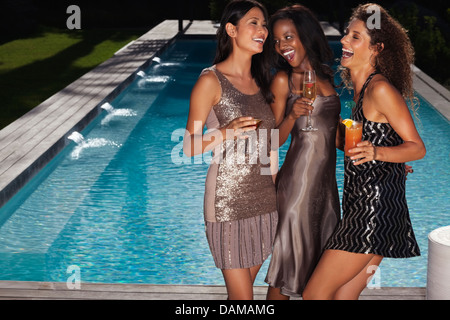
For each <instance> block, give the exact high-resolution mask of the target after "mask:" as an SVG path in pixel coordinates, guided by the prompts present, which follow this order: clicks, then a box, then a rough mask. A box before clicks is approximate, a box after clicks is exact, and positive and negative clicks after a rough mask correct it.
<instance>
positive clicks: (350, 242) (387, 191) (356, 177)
mask: <svg viewBox="0 0 450 320" xmlns="http://www.w3.org/2000/svg"><path fill="white" fill-rule="evenodd" d="M375 74H376V73H373V74H371V75H370V76H369V78H368V79H367V81H366V83H365V84H364V86H363V88H362V90H361V95H360V98H359V100H358V102H357V104H356V106H355V108H354V110H353V118H354V119H355V120H359V121H363V140H369V141H371V142H372V143H373V145H374V146H396V145H399V144H402V143H403V140H402V139H401V138H400V136H399V135H398V134H397V133H396V132H395V131H394V130H393V129H392V127H391V126H390V125H389V124H388V123H378V122H372V121H369V120H367V119H366V118H365V117H364V114H363V108H362V105H363V99H364V91H365V89H366V87H367V85H368V84H369V82H370V80H371V79H372V78H373V76H374V75H375ZM342 210H343V217H342V220H341V222H340V223H339V225H338V226H337V227H336V230H335V231H334V233H333V235H332V236H331V237H330V239H329V241H328V243H327V245H326V247H325V249H334V250H343V251H349V252H354V253H366V254H377V255H381V256H383V257H390V258H408V257H414V256H419V255H420V250H419V246H418V244H417V242H416V239H415V236H414V232H413V229H412V225H411V220H410V217H409V211H408V206H407V204H406V196H405V164H404V163H392V162H382V161H370V162H366V163H364V164H362V165H358V166H355V165H353V163H352V161H351V160H349V159H346V160H345V178H344V192H343V198H342Z"/></svg>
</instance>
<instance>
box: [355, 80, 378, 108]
mask: <svg viewBox="0 0 450 320" xmlns="http://www.w3.org/2000/svg"><path fill="white" fill-rule="evenodd" d="M378 73H379V72H378V71H375V72H373V73H372V74H371V75H370V76H369V77H368V78H367V80H366V82H365V83H364V85H363V87H362V89H361V93H360V94H359V98H358V101H357V103H356V108H359V107H360V106H362V102H363V99H364V93H365V91H366V89H367V86H368V85H369V83H370V80H372V78H373V77H374V76H375V75H376V74H378Z"/></svg>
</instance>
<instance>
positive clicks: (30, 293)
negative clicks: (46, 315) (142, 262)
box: [0, 281, 426, 301]
mask: <svg viewBox="0 0 450 320" xmlns="http://www.w3.org/2000/svg"><path fill="white" fill-rule="evenodd" d="M70 285H73V284H72V283H71V284H70ZM253 294H254V299H255V300H266V294H267V286H255V287H254V289H253ZM7 299H8V300H13V299H21V300H28V299H42V300H54V299H62V300H79V299H83V300H99V299H100V300H179V301H184V300H198V301H205V300H226V299H227V291H226V287H225V286H223V285H154V284H142V283H141V284H125V283H114V284H110V283H85V282H81V283H80V287H79V288H69V286H68V284H67V283H65V282H38V281H0V300H7ZM425 299H426V289H425V288H420V287H381V288H373V289H369V288H366V289H364V290H363V292H362V294H361V296H360V298H359V300H425ZM292 300H301V298H293V299H292Z"/></svg>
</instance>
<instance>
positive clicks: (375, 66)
mask: <svg viewBox="0 0 450 320" xmlns="http://www.w3.org/2000/svg"><path fill="white" fill-rule="evenodd" d="M372 57H373V54H371V55H370V58H369V64H370V65H371V66H372V67H373V68H374V69H376V68H377V64H378V61H377V57H375V63H372Z"/></svg>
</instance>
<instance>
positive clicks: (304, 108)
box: [288, 97, 314, 119]
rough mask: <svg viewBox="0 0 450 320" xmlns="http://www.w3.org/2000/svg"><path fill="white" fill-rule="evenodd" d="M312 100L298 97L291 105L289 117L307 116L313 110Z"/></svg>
mask: <svg viewBox="0 0 450 320" xmlns="http://www.w3.org/2000/svg"><path fill="white" fill-rule="evenodd" d="M313 102H314V101H312V100H311V99H308V98H304V97H302V98H298V99H297V100H296V101H295V102H294V105H293V107H292V110H291V112H290V113H289V115H288V116H289V117H291V118H292V119H298V118H299V117H301V116H308V115H309V112H310V111H313V110H314V107H313V106H312V104H313Z"/></svg>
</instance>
